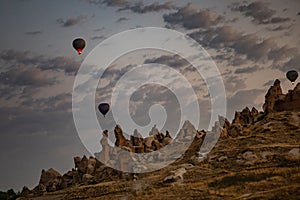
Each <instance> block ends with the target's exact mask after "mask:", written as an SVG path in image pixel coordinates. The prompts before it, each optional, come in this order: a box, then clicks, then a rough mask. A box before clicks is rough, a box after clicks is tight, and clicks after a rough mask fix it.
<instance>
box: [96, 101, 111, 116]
mask: <svg viewBox="0 0 300 200" xmlns="http://www.w3.org/2000/svg"><path fill="white" fill-rule="evenodd" d="M98 110H99V111H100V112H101V114H102V115H103V116H104V117H105V115H106V113H108V111H109V104H108V103H100V104H99V106H98Z"/></svg>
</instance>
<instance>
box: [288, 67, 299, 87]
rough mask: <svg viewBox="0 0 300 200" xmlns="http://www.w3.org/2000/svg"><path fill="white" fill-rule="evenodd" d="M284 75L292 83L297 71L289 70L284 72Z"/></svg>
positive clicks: (296, 76)
mask: <svg viewBox="0 0 300 200" xmlns="http://www.w3.org/2000/svg"><path fill="white" fill-rule="evenodd" d="M286 77H287V78H288V79H289V80H290V81H291V82H292V84H294V82H295V81H296V79H297V78H298V72H297V71H295V70H290V71H288V72H287V73H286Z"/></svg>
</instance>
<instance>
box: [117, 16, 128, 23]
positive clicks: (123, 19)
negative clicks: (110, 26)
mask: <svg viewBox="0 0 300 200" xmlns="http://www.w3.org/2000/svg"><path fill="white" fill-rule="evenodd" d="M127 20H129V19H128V18H127V17H120V18H119V19H118V20H117V21H116V22H122V21H127Z"/></svg>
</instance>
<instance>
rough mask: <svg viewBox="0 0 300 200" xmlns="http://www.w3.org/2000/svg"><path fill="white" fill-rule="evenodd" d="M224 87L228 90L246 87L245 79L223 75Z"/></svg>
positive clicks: (233, 90)
mask: <svg viewBox="0 0 300 200" xmlns="http://www.w3.org/2000/svg"><path fill="white" fill-rule="evenodd" d="M224 81H225V89H226V91H228V92H236V91H238V90H241V89H245V88H246V83H245V80H244V79H242V78H240V77H238V76H232V75H231V76H228V77H225V80H224Z"/></svg>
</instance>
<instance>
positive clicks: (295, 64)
mask: <svg viewBox="0 0 300 200" xmlns="http://www.w3.org/2000/svg"><path fill="white" fill-rule="evenodd" d="M299 63H300V54H299V53H298V54H296V55H295V56H293V57H292V58H291V59H290V60H289V61H288V62H286V63H285V64H284V65H282V66H280V65H278V66H275V67H276V68H278V69H279V70H281V71H283V72H287V71H288V70H292V69H294V70H297V71H300V65H299Z"/></svg>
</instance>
